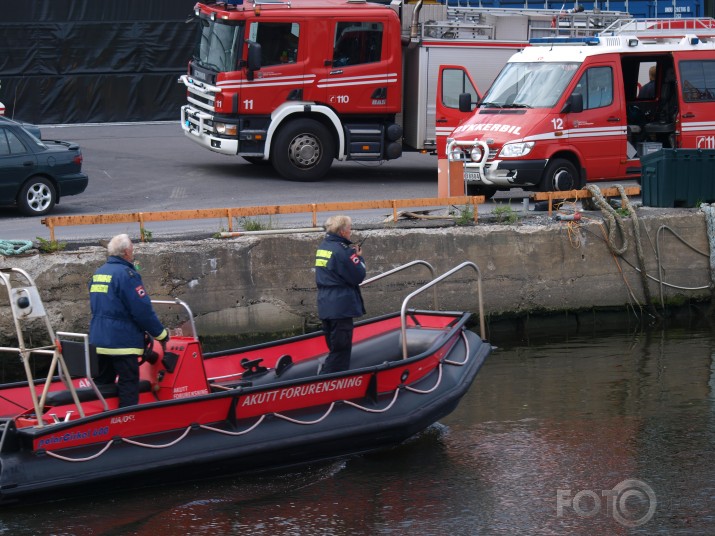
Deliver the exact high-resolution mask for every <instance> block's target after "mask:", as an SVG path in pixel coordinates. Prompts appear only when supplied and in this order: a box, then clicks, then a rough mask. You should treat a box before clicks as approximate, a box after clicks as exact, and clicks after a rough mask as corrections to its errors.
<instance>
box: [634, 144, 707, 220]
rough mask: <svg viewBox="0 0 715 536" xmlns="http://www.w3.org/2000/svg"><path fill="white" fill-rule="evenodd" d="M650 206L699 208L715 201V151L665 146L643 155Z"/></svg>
mask: <svg viewBox="0 0 715 536" xmlns="http://www.w3.org/2000/svg"><path fill="white" fill-rule="evenodd" d="M641 196H642V200H643V205H644V206H647V207H695V206H696V205H698V204H699V203H713V202H715V150H713V149H661V150H660V151H656V152H654V153H651V154H648V155H644V156H642V157H641Z"/></svg>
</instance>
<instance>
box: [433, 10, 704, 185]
mask: <svg viewBox="0 0 715 536" xmlns="http://www.w3.org/2000/svg"><path fill="white" fill-rule="evenodd" d="M531 44H532V45H533V46H531V47H527V48H525V49H524V50H523V51H521V52H519V53H517V54H515V55H514V56H512V58H511V59H510V60H509V62H508V63H507V64H506V65H505V66H504V68H503V69H502V71H501V72H500V74H499V75H498V76H497V78H496V80H495V81H494V84H493V85H492V86H491V88H490V89H489V91H488V92H487V94H486V95H485V96H484V98H483V100H482V101H481V102H480V103H479V105H478V107H477V109H476V110H475V112H474V115H473V116H472V117H471V118H470V119H469V120H467V121H465V122H464V123H463V124H462V125H460V126H459V127H457V128H456V129H455V131H454V132H453V134H452V135H451V136H450V138H449V139H448V142H447V143H448V146H447V153H448V154H447V157H448V159H449V160H450V161H451V162H455V161H459V162H461V163H462V164H463V165H462V170H463V173H464V181H465V189H466V191H467V193H469V194H484V195H487V196H491V195H493V193H494V192H496V191H497V190H506V189H509V188H514V187H519V188H523V189H525V190H540V191H552V190H571V189H579V188H582V187H583V186H584V185H585V184H586V182H590V181H599V180H618V179H627V178H637V177H638V176H639V175H640V157H641V156H642V155H644V154H647V153H649V152H652V151H654V150H657V149H658V148H661V147H672V148H679V147H682V148H702V149H715V20H713V19H667V20H655V19H647V20H630V21H628V20H623V21H618V22H616V23H614V25H613V26H612V27H610V28H608V29H607V30H605V31H604V32H602V33H600V34H599V35H598V36H595V37H586V38H575V39H572V38H547V39H536V40H532V43H531ZM450 167H452V168H453V166H450ZM457 169H459V168H457Z"/></svg>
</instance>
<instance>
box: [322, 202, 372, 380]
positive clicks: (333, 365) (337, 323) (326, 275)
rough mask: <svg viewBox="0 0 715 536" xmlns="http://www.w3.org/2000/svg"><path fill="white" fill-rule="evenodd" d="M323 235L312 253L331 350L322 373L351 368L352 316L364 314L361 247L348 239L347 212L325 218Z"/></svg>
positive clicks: (363, 268) (348, 220) (363, 273)
mask: <svg viewBox="0 0 715 536" xmlns="http://www.w3.org/2000/svg"><path fill="white" fill-rule="evenodd" d="M325 230H326V231H327V232H326V235H325V238H324V239H323V242H322V243H321V244H320V247H319V248H318V251H317V252H316V254H315V282H316V284H317V285H318V317H319V318H320V320H321V321H322V323H323V333H324V334H325V341H326V342H327V344H328V349H329V350H330V353H329V354H328V357H327V358H326V359H325V363H323V367H322V369H321V371H320V373H321V374H329V373H331V372H340V371H343V370H347V369H348V368H350V353H351V351H352V344H353V318H356V317H358V316H362V315H364V314H365V304H364V303H363V300H362V294H361V293H360V283H362V282H363V280H364V279H365V273H366V270H365V260H364V259H363V258H362V248H361V247H360V245H359V244H353V243H352V242H351V241H350V235H351V233H352V220H351V219H350V216H331V217H329V218H328V219H327V221H326V222H325Z"/></svg>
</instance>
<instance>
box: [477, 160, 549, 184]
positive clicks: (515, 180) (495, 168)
mask: <svg viewBox="0 0 715 536" xmlns="http://www.w3.org/2000/svg"><path fill="white" fill-rule="evenodd" d="M547 163H548V160H492V161H491V162H488V163H486V164H484V165H481V166H480V165H478V164H472V163H471V162H465V163H464V182H465V183H466V184H472V185H479V186H488V187H497V188H505V187H522V186H536V185H538V184H539V183H540V182H541V177H542V175H543V173H544V168H545V167H546V164H547Z"/></svg>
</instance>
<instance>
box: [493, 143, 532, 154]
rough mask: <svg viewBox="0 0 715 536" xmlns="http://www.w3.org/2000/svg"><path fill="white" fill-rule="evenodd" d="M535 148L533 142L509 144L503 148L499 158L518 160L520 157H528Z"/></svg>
mask: <svg viewBox="0 0 715 536" xmlns="http://www.w3.org/2000/svg"><path fill="white" fill-rule="evenodd" d="M533 148H534V142H533V141H527V142H523V141H522V142H519V143H507V144H506V145H504V147H502V150H501V152H500V153H499V156H502V157H504V158H517V157H520V156H526V155H527V154H529V153H530V152H531V149H533Z"/></svg>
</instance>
